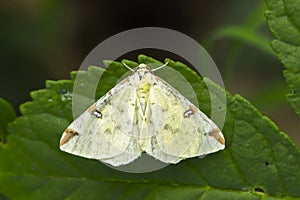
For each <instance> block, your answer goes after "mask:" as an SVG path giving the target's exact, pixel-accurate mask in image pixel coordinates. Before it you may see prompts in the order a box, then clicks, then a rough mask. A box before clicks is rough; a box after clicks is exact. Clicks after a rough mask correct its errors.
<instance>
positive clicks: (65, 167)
mask: <svg viewBox="0 0 300 200" xmlns="http://www.w3.org/2000/svg"><path fill="white" fill-rule="evenodd" d="M138 61H139V63H140V62H143V63H149V62H156V63H158V62H157V61H156V60H154V59H153V58H149V57H147V56H144V55H140V56H139V57H138ZM124 62H126V63H131V65H130V66H131V67H134V66H135V65H136V64H137V63H135V62H133V61H128V60H126V61H124ZM105 63H106V65H108V67H107V70H105V71H104V70H103V69H102V68H96V67H91V68H90V69H89V70H88V71H87V72H83V71H80V72H77V73H75V72H73V73H72V79H73V80H72V81H57V82H53V81H52V82H47V86H46V89H44V90H39V91H42V94H43V95H41V96H39V95H38V93H37V94H34V92H33V93H32V96H33V97H34V100H33V101H32V102H30V104H28V103H25V104H24V105H22V106H21V108H22V110H23V111H22V112H23V114H24V116H22V117H19V118H17V119H16V120H15V121H14V122H12V123H10V125H9V128H8V131H9V133H10V134H9V136H8V138H7V141H8V143H7V144H1V146H0V193H1V194H3V195H4V196H5V197H8V198H10V199H53V198H55V199H66V198H68V199H280V198H282V197H283V198H285V199H297V198H299V197H300V190H299V185H300V182H299V180H300V168H299V163H300V154H299V149H298V148H297V147H296V146H295V145H294V144H293V143H292V142H291V140H290V139H289V138H288V136H287V135H286V134H285V133H283V132H281V131H280V130H278V128H277V127H276V126H275V125H274V124H273V123H272V122H271V121H270V120H269V119H268V118H267V117H265V116H262V115H261V114H260V113H259V112H258V111H257V110H256V109H255V108H254V107H253V106H252V105H251V104H250V103H249V102H248V101H247V100H245V99H244V98H242V97H241V96H239V95H235V96H231V95H230V94H228V93H226V94H227V111H226V115H227V117H226V122H225V126H224V128H223V133H224V135H225V138H226V148H225V150H223V151H221V152H218V153H214V154H210V155H207V156H206V157H204V158H202V159H199V158H193V159H187V160H185V161H182V162H180V163H179V164H176V165H169V166H168V167H166V168H163V169H161V170H158V171H155V172H151V173H143V174H131V173H124V172H120V171H117V170H114V169H111V168H109V167H107V166H106V165H103V164H102V163H101V162H99V161H95V160H90V159H85V158H81V157H77V156H74V155H70V154H67V153H64V152H62V151H60V150H59V148H58V144H59V139H60V136H61V134H62V132H63V131H64V129H65V128H66V127H67V126H68V124H69V123H70V119H68V118H69V117H70V116H72V113H71V112H72V110H71V109H70V107H71V106H67V105H69V103H71V101H70V99H68V98H67V99H65V98H63V100H62V98H61V97H62V95H63V94H67V91H68V92H71V91H72V83H73V82H74V81H75V82H76V80H75V78H76V77H77V78H78V77H79V76H81V78H82V80H84V79H86V80H87V81H88V82H87V83H88V84H87V85H80V87H82V88H85V87H90V85H89V83H91V82H89V81H91V79H92V76H93V75H94V76H95V77H100V76H101V77H102V79H101V80H100V81H99V83H98V88H97V90H96V91H97V94H96V97H98V96H99V95H100V94H103V93H104V92H106V91H107V90H109V88H111V87H113V86H114V85H115V84H116V83H117V82H118V81H120V80H119V79H120V78H121V77H123V75H124V74H125V73H126V72H127V71H128V70H126V68H125V69H124V67H123V66H122V65H121V64H120V63H118V62H110V61H106V62H105ZM169 66H171V67H172V68H173V69H176V70H177V71H178V72H179V73H181V74H182V75H183V76H184V77H186V78H187V80H188V81H189V82H190V83H191V86H192V87H193V89H195V91H196V93H197V94H196V95H197V98H198V101H199V102H198V104H199V106H200V109H201V110H203V111H204V112H205V113H206V114H207V115H210V110H211V109H210V99H209V92H208V90H207V86H206V85H205V82H204V81H203V80H202V79H201V78H200V77H199V76H198V75H197V74H196V73H195V72H193V71H192V70H191V69H190V68H188V67H187V66H186V65H184V64H182V63H180V62H174V61H172V60H170V63H169ZM95 74H96V75H95ZM110 77H111V78H110ZM165 78H166V80H167V81H170V82H173V83H174V84H176V80H173V81H172V79H174V78H172V77H169V78H168V77H165ZM206 82H207V83H208V84H211V86H213V87H214V88H215V90H214V91H212V92H213V93H214V94H213V95H212V96H213V97H214V98H218V94H220V93H221V92H223V89H222V88H220V87H218V86H217V85H215V84H214V83H212V82H210V81H208V80H207V81H206ZM49 83H51V84H50V85H51V87H50V85H49ZM177 87H178V89H179V90H181V92H184V91H182V90H184V87H180V84H178V83H177ZM82 88H81V89H82ZM102 88H103V89H102ZM73 90H75V87H74V88H73ZM33 94H34V95H33ZM35 95H37V96H35ZM188 95H189V94H188ZM38 97H39V98H38ZM68 97H69V96H68ZM49 99H52V101H50V102H49ZM54 105H56V106H54ZM58 108H59V109H58ZM40 109H42V111H41V110H40ZM221 109H223V108H221Z"/></svg>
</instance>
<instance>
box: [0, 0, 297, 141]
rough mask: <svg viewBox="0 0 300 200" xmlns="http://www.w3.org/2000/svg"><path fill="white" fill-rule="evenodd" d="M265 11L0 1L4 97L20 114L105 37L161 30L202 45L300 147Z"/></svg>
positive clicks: (258, 0)
mask: <svg viewBox="0 0 300 200" xmlns="http://www.w3.org/2000/svg"><path fill="white" fill-rule="evenodd" d="M264 10H265V4H264V1H262V0H244V1H240V0H228V1H219V0H210V1H205V2H204V1H196V0H193V1H188V2H186V1H179V0H174V1H156V0H155V1H144V2H141V1H119V2H116V1H108V0H106V1H95V0H91V1H78V0H77V1H76V0H75V1H58V0H43V1H38V0H28V1H22V0H11V1H0V25H1V31H0V44H1V46H0V55H1V73H0V74H1V75H0V81H1V82H0V91H1V97H3V98H4V99H6V100H8V101H9V102H11V103H12V104H13V105H14V107H15V109H16V110H17V109H18V106H19V105H20V104H21V103H23V102H25V101H28V100H30V96H29V92H30V91H32V90H36V89H39V88H44V82H45V80H47V79H52V80H58V79H68V78H69V72H70V71H71V70H76V69H78V68H79V66H80V65H81V62H82V61H83V59H84V58H85V56H86V55H87V54H88V53H89V52H90V51H91V50H92V49H93V48H94V47H95V46H96V45H97V44H99V43H100V42H102V41H103V40H105V39H107V38H108V37H110V36H112V35H114V34H117V33H119V32H121V31H125V30H127V29H131V28H137V27H143V26H159V27H165V28H171V29H174V30H177V31H180V32H182V33H184V34H186V35H188V36H190V37H192V38H193V39H195V40H196V41H198V42H200V43H201V44H202V45H203V46H204V47H205V48H206V49H207V51H208V52H209V53H210V55H211V56H212V58H213V59H214V61H215V62H216V64H217V66H218V67H219V70H220V71H221V73H222V76H223V78H224V81H225V87H226V89H227V90H228V91H229V92H230V93H231V94H236V93H239V94H241V95H242V96H244V97H245V98H247V99H248V100H250V101H251V103H252V104H254V106H256V107H257V108H258V109H259V111H260V112H262V113H263V114H265V115H267V116H268V117H269V118H271V119H272V120H273V121H274V122H275V123H276V124H277V126H279V128H280V129H281V130H283V131H285V132H286V133H288V134H289V135H290V136H291V138H292V139H293V140H294V141H295V142H296V143H297V144H298V146H300V135H299V133H298V131H297V130H298V129H299V119H298V118H297V117H296V114H295V113H294V111H293V110H292V108H291V107H290V106H289V105H288V103H287V101H286V99H285V94H286V93H288V92H289V91H288V88H287V86H286V84H285V81H284V78H283V76H282V70H283V67H282V65H281V64H280V62H279V61H278V60H277V59H276V57H275V56H274V54H273V52H272V49H271V48H270V47H269V42H270V41H271V40H272V38H273V37H272V35H271V34H270V32H269V30H268V28H267V25H266V20H265V18H264ZM150 56H153V57H156V55H155V53H154V54H152V55H150ZM157 56H159V55H157ZM159 57H160V56H159Z"/></svg>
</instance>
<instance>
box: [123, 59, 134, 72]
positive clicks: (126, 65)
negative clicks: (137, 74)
mask: <svg viewBox="0 0 300 200" xmlns="http://www.w3.org/2000/svg"><path fill="white" fill-rule="evenodd" d="M122 64H123V65H124V66H125V67H126V68H127V69H129V70H130V71H132V72H134V70H133V69H131V68H130V67H129V66H128V65H126V63H125V62H124V61H122Z"/></svg>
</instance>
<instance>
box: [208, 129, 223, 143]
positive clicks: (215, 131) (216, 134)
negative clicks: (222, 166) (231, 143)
mask: <svg viewBox="0 0 300 200" xmlns="http://www.w3.org/2000/svg"><path fill="white" fill-rule="evenodd" d="M208 135H209V136H212V137H214V138H215V139H216V140H218V141H219V142H220V144H223V145H224V144H225V140H224V138H223V137H222V136H221V131H220V129H218V128H215V129H213V130H212V131H210V132H209V133H208Z"/></svg>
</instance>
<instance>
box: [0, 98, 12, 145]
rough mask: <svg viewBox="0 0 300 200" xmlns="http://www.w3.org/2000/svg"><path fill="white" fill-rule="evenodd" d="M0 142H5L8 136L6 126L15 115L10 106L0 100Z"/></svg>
mask: <svg viewBox="0 0 300 200" xmlns="http://www.w3.org/2000/svg"><path fill="white" fill-rule="evenodd" d="M0 113H1V115H0V142H1V141H5V138H6V136H7V134H8V132H7V130H6V127H7V124H8V123H9V122H11V121H13V120H14V119H15V118H16V113H15V111H14V109H13V107H12V105H11V104H9V103H8V102H7V101H5V100H4V99H2V98H0Z"/></svg>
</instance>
